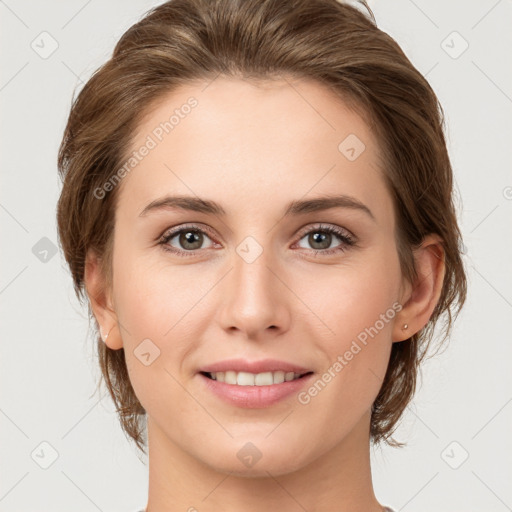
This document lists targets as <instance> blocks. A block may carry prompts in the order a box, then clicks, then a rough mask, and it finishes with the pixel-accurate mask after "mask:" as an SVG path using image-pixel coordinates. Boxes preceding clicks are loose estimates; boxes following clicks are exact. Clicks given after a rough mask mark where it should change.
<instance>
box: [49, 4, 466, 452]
mask: <svg viewBox="0 0 512 512" xmlns="http://www.w3.org/2000/svg"><path fill="white" fill-rule="evenodd" d="M362 3H363V5H364V6H365V7H366V9H367V10H368V14H363V13H362V12H361V11H359V10H358V9H356V8H355V7H352V6H350V5H347V4H343V3H341V2H338V1H336V0H244V1H242V0H171V1H169V2H166V3H164V4H162V5H160V6H158V7H156V8H154V9H152V10H150V11H149V12H148V13H147V14H146V16H145V17H144V18H142V19H141V21H139V22H138V23H136V24H135V25H133V26H132V27H130V28H129V29H128V30H127V31H126V32H125V33H124V35H123V36H122V37H121V39H120V40H119V42H118V43H117V45H116V47H115V49H114V52H113V55H112V57H111V58H110V60H109V61H108V62H106V63H105V64H104V65H103V66H101V67H100V68H99V69H98V70H97V71H96V72H95V73H94V74H93V76H92V77H91V78H90V79H89V81H88V82H87V83H86V84H85V86H84V87H83V89H82V90H81V91H80V93H79V95H78V97H77V98H76V99H75V100H74V101H73V105H72V108H71V112H70V115H69V119H68V122H67V126H66V128H65V132H64V136H63V140H62V143H61V146H60V149H59V156H58V166H59V172H60V175H61V178H62V180H63V188H62V193H61V196H60V199H59V202H58V208H57V222H58V232H59V239H60V243H61V245H62V248H63V251H64V255H65V257H66V260H67V262H68V264H69V267H70V270H71V274H72V277H73V281H74V287H75V292H76V294H77V297H78V298H79V300H81V298H83V297H84V291H85V290H84V281H83V279H84V265H85V257H86V253H87V250H88V249H93V250H94V251H95V252H96V253H97V254H98V255H99V256H100V258H101V262H102V271H103V273H104V276H105V280H106V286H111V285H112V280H111V275H112V268H111V261H112V260H111V257H112V239H113V229H114V220H115V215H114V214H115V208H116V201H117V197H118V195H119V188H120V187H115V188H114V189H113V190H112V191H111V192H109V193H108V194H105V197H104V198H102V199H98V198H97V197H95V195H94V191H95V190H97V189H98V187H102V185H103V184H104V183H105V182H106V181H107V180H108V179H109V177H111V176H112V175H113V174H114V173H115V171H116V170H118V169H119V168H120V166H121V165H122V162H124V161H125V157H126V155H127V154H128V152H129V150H130V144H131V142H132V140H133V139H132V137H133V134H134V132H135V131H136V128H137V126H138V124H139V123H140V121H141V119H142V117H143V116H144V115H145V114H146V113H147V112H148V111H149V110H150V109H151V107H152V105H154V104H155V103H156V102H157V101H158V100H159V99H160V98H163V97H164V96H165V95H168V94H169V92H171V91H172V90H174V89H175V88H176V87H178V86H179V85H181V84H187V83H190V82H191V81H193V80H197V79H209V80H212V79H213V78H215V77H216V76H218V75H219V74H222V75H224V76H231V77H243V78H244V79H246V80H247V79H251V80H260V79H262V80H265V79H272V78H276V77H279V76H280V74H281V73H283V74H288V75H289V76H293V77H296V78H305V79H314V80H317V81H318V82H321V83H322V84H324V85H325V86H327V87H329V88H330V89H331V90H332V91H334V92H335V93H337V94H338V95H339V96H340V97H341V98H342V99H343V100H344V101H345V102H348V103H349V104H350V106H351V107H352V108H354V109H356V110H358V111H360V113H361V114H362V115H363V116H364V117H365V120H366V121H367V122H368V123H369V125H370V127H371V128H372V129H373V130H374V133H375V134H376V136H377V137H378V140H379V142H380V146H381V147H380V149H381V151H382V154H383V157H384V167H385V179H386V182H387V185H388V189H389V191H390V193H391V195H392V198H393V202H394V208H395V216H396V218H397V230H396V244H397V251H398V255H399V259H400V264H401V268H402V272H403V274H404V276H405V277H406V278H408V279H409V280H411V281H412V280H413V279H415V278H416V277H417V275H416V270H415V267H414V259H413V252H412V250H413V249H414V248H415V247H417V246H418V245H419V244H420V243H421V241H422V239H423V237H424V236H425V235H427V234H430V233H436V234H438V235H439V236H440V237H441V239H442V244H443V248H444V252H445V265H446V272H445V276H444V282H443V287H442V292H441V296H440V299H439V301H438V303H437V305H436V307H435V309H434V311H433V314H432V316H431V318H430V320H429V322H428V324H427V325H426V326H425V327H424V328H423V329H422V330H421V331H420V332H418V333H416V334H414V335H413V336H411V337H410V338H409V339H407V340H406V341H403V342H399V343H393V346H392V351H391V357H390V362H389V366H388V369H387V372H386V375H385V377H384V382H383V384H382V388H381V390H380V392H379V394H378V396H377V398H376V400H375V402H374V404H373V406H372V416H371V425H370V435H371V439H372V441H373V442H374V443H378V442H380V441H382V440H384V441H386V442H387V443H388V444H390V445H392V446H403V445H404V443H398V442H396V441H395V440H394V439H393V438H392V437H391V436H390V434H391V433H392V432H394V430H395V429H396V427H397V424H398V420H399V419H400V417H401V415H402V413H403V412H404V409H405V408H406V406H407V405H408V403H409V402H410V401H411V399H412V397H413V395H414V392H415V389H416V381H417V374H418V371H419V366H420V363H421V361H422V360H423V358H424V356H425V353H426V351H427V348H428V346H429V344H430V341H431V339H432V338H433V332H434V327H435V325H436V323H438V321H439V319H440V318H441V317H442V316H443V314H446V317H447V318H445V320H446V322H445V330H444V337H443V339H442V341H444V340H445V339H446V338H447V337H448V334H449V332H450V330H451V327H452V321H453V319H454V318H455V317H456V316H457V315H458V313H459V312H460V309H461V308H462V306H463V304H464V302H465V299H466V273H465V270H464V264H463V261H462V259H461V253H462V237H461V234H460V231H459V227H458V225H457V218H456V213H455V210H454V205H453V200H452V188H453V183H452V180H453V176H452V168H451V165H450V161H449V157H448V153H447V148H446V143H445V138H444V133H443V132H444V117H443V111H442V108H441V106H440V105H439V102H438V100H437V97H436V95H435V93H434V92H433V90H432V89H431V87H430V86H429V84H428V82H427V81H426V80H425V78H424V77H423V76H422V75H421V74H420V73H419V72H418V71H417V70H416V69H415V68H414V66H413V65H412V64H411V62H410V61H409V60H408V59H407V57H406V56H405V55H404V53H403V52H402V50H401V49H400V47H399V46H398V44H397V43H396V42H395V41H394V40H393V39H392V38H391V37H390V36H389V35H387V34H386V33H384V32H382V31H381V30H380V29H378V28H377V26H376V24H375V19H374V17H373V13H372V12H371V10H370V9H369V7H368V6H367V5H366V4H365V3H364V2H362ZM89 315H90V316H89V318H90V319H91V317H92V315H91V310H90V308H89ZM96 328H97V325H96ZM97 348H98V354H99V363H100V366H101V371H102V377H103V378H104V380H105V383H106V385H107V388H108V391H109V393H110V395H111V397H112V399H113V400H114V403H115V405H116V407H117V410H118V413H119V418H120V422H121V426H122V428H123V429H124V431H125V433H126V434H127V435H128V436H129V437H131V438H132V439H133V440H134V441H135V442H136V444H137V446H138V447H139V448H140V449H141V450H142V451H144V452H145V450H144V446H145V443H144V440H143V435H144V434H145V422H143V421H142V420H144V419H145V410H144V408H143V407H142V405H141V404H140V402H139V400H138V399H137V397H136V395H135V392H134V390H133V388H132V386H131V383H130V380H129V377H128V372H127V368H126V362H125V355H124V349H119V350H112V349H110V348H108V347H107V346H106V344H105V343H104V342H103V341H102V340H101V337H99V335H98V336H97Z"/></svg>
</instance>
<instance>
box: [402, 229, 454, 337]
mask: <svg viewBox="0 0 512 512" xmlns="http://www.w3.org/2000/svg"><path fill="white" fill-rule="evenodd" d="M444 256H445V253H444V248H443V245H442V240H441V238H440V237H439V236H438V235H434V234H431V235H428V236H426V237H425V238H424V240H423V242H422V244H421V245H420V247H419V248H418V249H416V250H415V251H414V259H415V264H416V269H417V273H418V277H417V279H416V281H415V282H414V283H413V284H412V286H411V288H410V294H409V293H408V294H407V296H408V297H409V298H408V299H407V301H406V303H405V304H404V306H403V308H402V310H401V311H400V313H399V314H398V315H397V319H396V322H395V326H394V330H393V341H394V342H395V341H404V340H406V339H408V338H410V337H411V336H412V335H413V334H415V333H417V332H418V331H420V330H421V329H423V327H425V325H427V323H428V321H429V319H430V317H431V316H432V313H433V311H434V309H435V307H436V305H437V303H438V301H439V297H440V295H441V292H442V289H443V282H444V275H445V258H444ZM404 324H407V328H406V329H404Z"/></svg>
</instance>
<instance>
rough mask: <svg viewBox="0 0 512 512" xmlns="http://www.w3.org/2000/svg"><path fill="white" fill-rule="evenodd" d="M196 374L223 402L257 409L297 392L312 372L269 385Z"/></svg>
mask: <svg viewBox="0 0 512 512" xmlns="http://www.w3.org/2000/svg"><path fill="white" fill-rule="evenodd" d="M197 375H199V377H200V378H201V379H202V380H203V382H204V383H205V385H206V387H207V389H209V390H210V391H212V392H213V393H215V394H216V395H217V396H218V397H219V398H221V399H222V400H224V401H225V402H228V403H229V404H231V405H234V406H236V407H245V408H247V409H258V408H264V407H268V406H270V405H273V404H276V403H277V402H280V401H281V400H284V399H285V398H287V397H289V396H290V395H293V394H294V393H298V392H299V391H300V389H301V388H303V387H304V386H305V385H306V384H307V383H309V381H310V380H311V378H312V377H313V375H314V374H313V373H311V374H309V375H306V376H305V377H301V378H300V379H296V380H290V381H285V382H281V383H280V384H271V385H270V386H239V385H237V384H226V383H225V382H219V381H217V380H214V379H210V378H209V377H206V376H205V375H203V374H201V373H198V374H197Z"/></svg>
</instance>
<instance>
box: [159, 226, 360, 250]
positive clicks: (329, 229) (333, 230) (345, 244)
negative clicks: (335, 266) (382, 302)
mask: <svg viewBox="0 0 512 512" xmlns="http://www.w3.org/2000/svg"><path fill="white" fill-rule="evenodd" d="M188 231H194V232H199V233H202V234H203V235H208V236H209V237H210V238H212V233H211V232H210V230H208V229H206V228H200V227H199V226H197V225H194V224H189V225H184V226H181V227H180V228H179V229H175V230H173V231H169V232H167V233H165V234H164V235H162V237H161V238H160V240H159V242H158V244H159V245H161V246H162V249H163V250H164V251H168V252H170V253H172V254H175V255H176V256H179V257H183V258H187V257H191V256H196V255H197V251H199V250H200V249H196V250H191V251H183V250H177V249H175V248H174V247H173V248H171V247H170V246H169V245H167V244H168V242H169V241H170V240H171V239H173V238H174V237H175V236H176V235H179V234H181V233H184V232H185V233H186V232H188ZM317 232H321V233H330V234H333V235H336V236H338V237H339V238H340V240H341V242H342V244H340V245H338V246H336V247H334V248H332V249H310V251H312V252H313V254H314V255H315V256H318V255H324V256H325V255H331V254H335V253H338V252H339V253H342V252H345V251H346V250H347V249H348V248H350V247H352V246H354V245H355V244H356V241H355V240H354V238H353V237H352V236H351V235H349V234H348V233H347V232H346V231H344V230H341V229H339V228H337V227H335V226H324V225H323V224H320V225H318V226H315V227H314V228H312V229H310V230H309V231H306V232H305V233H303V234H302V235H301V236H300V238H299V239H298V241H299V242H300V240H302V239H303V238H304V237H305V236H306V235H309V234H310V233H317Z"/></svg>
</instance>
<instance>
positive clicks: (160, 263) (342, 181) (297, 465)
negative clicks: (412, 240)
mask: <svg viewBox="0 0 512 512" xmlns="http://www.w3.org/2000/svg"><path fill="white" fill-rule="evenodd" d="M206 85H207V84H206V83H197V84H194V85H187V86H182V87H181V88H180V89H178V90H176V91H174V92H172V93H170V94H168V95H167V96H166V97H165V98H164V99H163V100H162V101H160V102H159V104H158V105H157V106H156V108H155V109H153V110H151V111H150V112H149V113H148V115H147V116H146V118H145V119H144V120H143V122H142V123H141V125H140V126H139V129H138V131H137V133H136V136H135V139H134V141H133V149H136V148H139V147H140V146H141V145H142V144H144V141H145V140H146V137H147V136H148V134H150V133H151V132H152V130H154V128H155V127H156V126H157V125H158V124H159V123H160V122H162V121H164V120H166V119H168V118H169V112H172V111H173V110H174V109H175V108H179V107H180V106H181V105H183V104H184V103H186V101H187V99H188V98H189V97H191V96H193V97H195V98H196V99H197V100H198V105H197V107H195V108H194V109H192V111H191V113H190V114H189V115H188V116H186V117H184V118H183V119H180V122H179V124H178V125H177V126H176V127H175V128H174V130H173V131H172V132H170V133H169V134H167V135H166V136H165V137H164V138H163V140H162V141H161V142H160V143H159V144H158V145H157V147H155V148H154V149H152V150H151V151H150V152H149V154H148V155H147V156H146V157H145V158H144V159H143V160H142V161H141V162H140V163H139V164H138V165H137V166H136V167H135V168H134V169H133V170H132V171H131V172H130V173H129V174H127V176H126V177H125V178H123V181H122V183H121V189H120V191H119V192H120V196H119V203H118V208H117V211H116V223H115V238H114V253H113V269H114V274H113V275H114V277H113V287H112V289H111V290H104V288H103V286H104V278H103V276H102V275H101V274H100V271H99V262H98V259H97V257H96V255H95V254H94V253H93V252H92V251H89V254H88V258H87V267H86V276H85V278H86V288H87V292H88V294H89V297H90V299H91V304H92V307H93V312H94V315H95V317H96V319H97V321H98V323H99V325H100V327H101V331H102V332H103V333H107V332H109V331H110V335H109V336H108V340H107V342H106V343H107V345H108V346H109V347H110V348H112V349H120V348H124V349H125V354H126V359H127V366H128V371H129V375H130V379H131V382H132V385H133V388H134V390H135V392H136V394H137V396H138V398H139V400H140V401H141V403H142V405H143V406H144V408H145V409H146V411H147V414H148V440H149V500H148V508H147V510H148V511H149V512H164V511H184V510H189V508H190V507H195V508H196V509H197V510H198V511H200V512H203V511H204V512H219V511H224V512H234V511H240V510H244V511H246V512H256V511H258V512H259V511H262V510H281V511H290V512H292V511H298V510H303V509H305V510H308V511H310V512H313V511H322V512H324V511H331V510H336V511H339V512H343V511H352V512H354V511H361V512H362V511H365V512H368V511H371V512H377V511H381V510H382V505H380V504H379V502H378V501H377V499H376V497H375V495H374V491H373V486H372V480H371V469H370V453H369V449H370V444H369V424H370V410H371V406H372V403H373V402H374V400H375V398H376V396H377V394H378V392H379V389H380V387H381V385H382V380H383V377H384V375H385V372H386V368H387V365H388V361H389V356H390V351H391V347H392V343H399V342H402V341H403V340H406V339H407V338H408V337H409V336H411V335H412V334H413V333H415V332H417V331H419V330H420V329H421V328H422V327H424V326H425V325H426V323H427V322H428V319H429V318H430V316H431V314H432V311H433V309H434V307H435V305H436V303H437V300H438V298H439V294H440V292H441V284H442V279H443V275H444V263H443V257H442V248H441V246H440V244H439V239H438V238H437V237H435V236H429V237H426V238H425V241H424V243H423V245H422V247H421V248H420V249H418V250H417V251H416V253H415V258H416V263H417V267H418V273H419V276H420V278H419V279H418V281H417V282H415V283H408V282H407V281H406V280H405V279H404V278H403V276H402V273H401V270H400V266H399V260H398V254H397V250H396V246H395V238H394V236H395V215H394V211H393V204H392V200H391V195H390V194H389V192H388V190H387V189H386V187H385V184H384V180H383V171H382V169H381V164H380V157H379V146H378V141H377V140H376V139H375V137H374V135H373V133H372V132H371V131H370V129H369V127H368V126H367V124H366V123H365V122H364V121H363V119H362V118H361V117H360V116H359V115H358V114H356V113H355V112H354V111H352V110H350V109H348V107H347V106H346V105H345V104H344V103H343V102H342V101H341V100H339V99H338V98H337V97H335V96H333V94H332V92H330V91H329V90H327V89H325V88H324V86H322V85H320V84H317V83H315V82H313V81H306V80H295V81H292V80H291V79H287V80H279V81H274V82H270V81H266V82H261V83H259V84H258V85H255V84H252V83H249V82H247V81H244V80H241V79H228V78H223V77H218V78H217V79H215V80H214V81H213V82H212V83H210V84H209V85H208V86H207V87H206ZM349 134H356V136H357V137H358V138H359V139H360V140H361V141H363V142H364V144H365V146H366V148H365V150H364V151H363V152H362V153H361V154H360V156H359V157H358V158H356V159H355V160H354V161H350V160H348V159H347V158H346V157H345V156H344V155H343V154H342V153H341V152H340V151H339V150H338V145H339V144H340V142H342V141H343V140H344V139H345V138H346V137H347V136H348V135H349ZM166 194H173V195H176V194H184V195H190V196H193V197H196V196H198V197H201V198H206V199H211V200H214V201H216V202H219V203H220V204H221V205H222V207H223V208H224V209H225V210H226V212H227V215H226V216H225V217H221V216H219V215H212V214H206V213H198V212H190V211H185V210H180V209H167V210H162V211H158V212H152V213H150V214H148V215H147V216H144V217H139V214H140V212H141V211H142V210H143V209H144V208H145V207H146V206H147V205H148V204H149V203H150V202H151V201H153V200H155V199H158V198H160V197H162V196H164V195H166ZM333 194H347V195H350V196H353V197H355V198H357V199H358V200H359V201H360V202H362V203H364V204H365V205H366V206H367V207H368V208H369V209H370V210H371V212H372V213H373V215H374V217H375V219H374V220H373V219H372V218H371V217H370V216H369V215H367V214H365V213H364V212H363V211H360V210H356V209H350V208H331V209H328V210H325V211H322V212H312V213H306V214H301V215H299V216H293V217H283V212H284V208H285V206H286V205H287V204H288V203H289V202H290V201H292V200H300V199H312V198H314V197H319V196H323V195H333ZM185 223H194V224H196V225H198V227H199V228H204V227H208V228H210V229H211V232H212V234H213V235H210V234H208V233H207V232H206V234H205V235H204V237H203V239H202V240H203V241H202V245H199V247H200V248H199V249H195V253H193V251H190V249H189V253H191V252H192V253H193V256H189V257H179V256H177V255H173V254H172V253H170V252H166V251H165V250H164V249H163V246H162V245H159V244H158V239H159V238H160V237H161V235H163V234H164V233H165V232H166V231H169V228H173V227H178V226H181V225H184V224H185ZM318 223H322V224H324V225H328V226H339V227H340V228H342V229H345V230H348V231H349V232H350V233H351V234H352V235H353V236H354V237H355V238H356V240H357V242H356V245H354V246H350V247H349V246H347V245H346V244H345V243H344V242H343V241H342V240H340V239H338V238H337V236H336V235H332V239H331V245H330V246H329V245H328V243H329V242H327V247H330V248H334V247H339V246H342V247H345V249H346V250H344V251H340V252H337V253H334V254H330V255H324V254H322V253H321V252H319V253H318V254H317V255H315V254H314V250H315V249H317V250H319V251H322V250H323V251H325V250H327V249H325V248H322V246H321V245H319V244H318V243H317V244H316V245H315V243H314V239H313V240H312V239H311V237H308V234H310V233H311V231H313V233H315V228H318ZM317 231H318V229H317ZM322 233H323V232H322ZM248 236H251V237H253V238H254V239H255V240H256V241H257V243H258V244H259V246H260V247H261V248H262V253H261V254H260V256H259V257H258V258H257V259H256V260H255V261H253V262H252V263H248V262H247V261H245V260H244V259H243V258H242V257H241V256H240V255H239V253H237V251H236V249H237V247H238V246H239V244H240V243H241V242H242V241H243V240H244V239H245V238H246V237H248ZM327 236H329V235H328V234H327ZM184 243H185V245H183V244H184ZM168 245H171V246H172V247H174V248H175V249H176V250H180V249H181V251H183V252H186V251H187V247H190V245H186V240H185V242H183V240H182V243H181V244H180V239H179V236H175V237H174V238H173V239H172V241H169V242H168ZM324 247H325V246H324ZM393 303H398V304H400V305H402V310H401V311H400V312H399V313H397V314H396V315H395V316H394V318H392V319H391V320H389V321H388V322H387V323H385V325H384V327H383V328H382V329H381V330H379V332H378V335H376V336H374V337H373V338H370V341H369V343H368V344H367V345H366V346H364V347H363V348H362V350H361V351H360V352H359V353H358V354H357V355H355V356H354V357H353V359H352V360H351V361H350V362H349V364H347V365H346V366H345V367H344V368H343V370H342V371H340V372H338V373H337V374H336V377H335V378H333V379H332V380H331V381H330V382H329V383H328V384H327V385H326V386H325V388H324V389H323V390H322V391H321V392H319V393H318V394H317V395H316V396H315V397H313V398H312V399H311V401H310V402H309V403H308V404H305V405H303V404H300V403H299V402H298V401H297V397H296V396H295V395H292V396H291V397H289V398H287V399H285V400H284V401H281V402H279V403H278V404H275V405H273V406H270V407H268V408H263V409H243V408H240V407H236V406H233V405H229V404H226V403H224V402H222V401H220V399H219V398H217V397H216V396H215V395H213V394H212V393H211V392H209V391H207V390H205V387H204V385H203V381H202V380H201V378H200V377H199V376H198V374H197V372H198V370H199V369H200V367H201V366H202V365H205V364H208V363H212V362H216V361H220V360H224V359H229V358H233V357H242V358H246V359H250V360H259V359H264V358H267V357H270V358H276V359H281V360H285V361H290V362H293V363H297V364H300V365H302V366H304V367H306V368H310V369H311V370H313V371H314V372H315V373H316V377H320V376H321V375H322V374H323V373H324V372H325V371H326V370H327V369H328V368H329V367H332V365H333V363H334V362H335V361H336V360H337V357H338V355H340V354H341V355H342V354H344V353H345V352H346V351H347V350H348V349H349V348H350V346H351V343H352V341H353V340H355V339H356V338H357V336H358V334H359V333H361V332H362V331H364V330H365V328H368V327H370V326H373V325H375V323H376V321H377V320H378V319H379V318H381V317H380V315H381V314H384V313H385V312H386V311H387V310H389V308H391V307H392V305H393ZM404 323H407V324H408V326H409V327H408V329H407V330H403V329H402V326H403V324H404ZM147 338H149V339H150V340H151V341H152V343H154V345H156V346H157V347H158V349H159V350H160V355H159V357H157V358H156V359H155V360H154V361H153V362H152V363H151V364H149V365H148V366H146V365H144V364H142V363H141V361H140V360H139V359H138V357H136V355H135V354H134V350H135V349H136V348H137V346H138V345H139V344H140V343H141V341H142V340H145V339H147ZM247 442H251V443H253V444H254V445H255V446H256V447H257V449H258V450H259V452H260V453H261V455H262V456H261V459H260V460H259V461H258V462H257V463H256V464H254V465H253V466H252V467H246V466H245V465H244V464H242V463H241V462H240V460H239V459H238V457H237V453H238V451H239V450H240V449H241V448H242V447H244V446H245V445H246V443H247ZM191 510H193V509H191Z"/></svg>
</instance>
